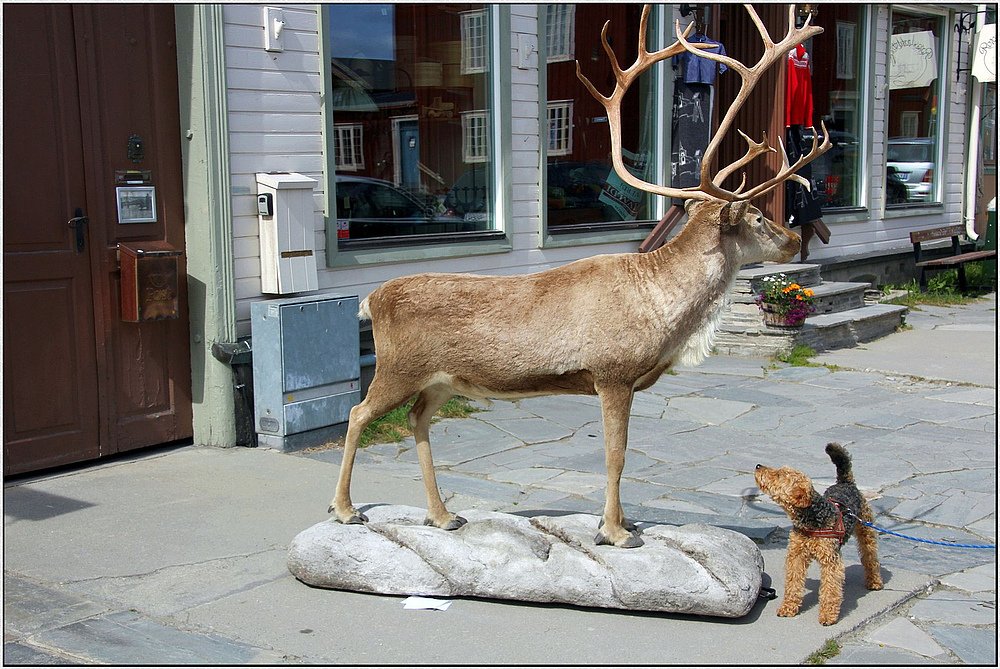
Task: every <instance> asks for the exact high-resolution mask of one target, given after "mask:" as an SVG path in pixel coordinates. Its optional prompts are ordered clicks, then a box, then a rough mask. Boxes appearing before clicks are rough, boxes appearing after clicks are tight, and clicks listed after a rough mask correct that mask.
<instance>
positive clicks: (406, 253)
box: [319, 4, 513, 269]
mask: <svg viewBox="0 0 1000 669" xmlns="http://www.w3.org/2000/svg"><path fill="white" fill-rule="evenodd" d="M329 8H330V5H329V4H323V5H320V12H319V14H320V25H321V26H322V28H321V30H320V31H319V46H320V52H321V53H322V54H328V53H330V49H331V44H330V39H331V38H330V33H329V30H327V29H326V26H328V25H329V22H330V16H329ZM483 10H484V11H486V12H488V21H489V24H488V25H489V26H490V30H489V38H488V40H487V42H486V45H485V46H486V48H487V49H488V53H489V61H490V63H491V67H490V70H489V71H488V72H487V76H488V77H489V84H488V86H489V88H490V96H491V106H490V109H488V110H487V112H488V113H490V114H492V119H491V121H492V126H491V128H492V132H491V133H490V142H491V147H492V148H493V149H494V150H493V154H492V160H493V170H492V172H493V190H494V202H493V204H494V208H493V215H494V219H495V227H494V229H493V230H488V231H482V232H465V233H457V234H441V235H428V236H427V239H426V240H423V239H422V240H421V241H420V243H415V244H405V245H402V244H392V243H389V244H376V243H372V244H359V245H355V246H353V247H351V248H341V247H340V245H339V244H338V239H337V211H336V167H335V162H334V155H333V150H332V149H333V133H334V125H335V123H334V118H333V117H334V114H333V108H332V106H331V105H330V104H326V101H328V100H330V99H331V95H330V93H331V88H332V72H331V63H330V59H329V58H328V57H325V56H324V57H321V58H320V77H321V79H320V96H321V99H322V100H323V101H324V104H323V105H321V110H320V113H321V117H322V119H323V122H322V125H323V147H324V148H323V166H324V167H323V176H322V183H323V219H324V230H325V238H326V249H325V251H326V253H325V255H326V262H325V265H326V267H327V268H330V269H337V268H344V267H356V266H363V265H381V264H387V263H399V262H415V261H423V260H435V259H440V258H461V257H468V256H477V255H486V254H496V253H507V252H510V251H511V250H512V249H513V238H512V237H513V233H512V230H511V229H510V227H509V226H507V225H505V223H506V221H507V218H508V217H507V212H509V211H510V208H511V201H512V186H511V155H510V153H511V146H510V137H511V100H510V96H509V95H503V94H502V92H503V91H504V90H507V91H509V90H510V85H511V76H510V69H511V66H512V62H511V60H512V59H511V38H510V35H511V14H510V7H509V6H508V5H502V4H488V5H487V6H486V7H484V8H483ZM476 11H478V10H476Z"/></svg>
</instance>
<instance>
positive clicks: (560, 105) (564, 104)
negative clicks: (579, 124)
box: [545, 100, 574, 156]
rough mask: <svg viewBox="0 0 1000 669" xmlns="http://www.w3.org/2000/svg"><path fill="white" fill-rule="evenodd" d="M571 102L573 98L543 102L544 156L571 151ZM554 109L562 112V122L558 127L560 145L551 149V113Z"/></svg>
mask: <svg viewBox="0 0 1000 669" xmlns="http://www.w3.org/2000/svg"><path fill="white" fill-rule="evenodd" d="M573 102H574V101H573V100H548V101H547V102H546V103H545V107H546V108H545V114H546V124H545V137H546V140H547V141H546V149H545V155H546V156H568V155H570V154H571V153H573ZM555 111H561V112H562V113H561V121H562V123H561V125H560V127H559V129H558V136H559V138H560V141H561V146H559V147H558V148H555V149H553V148H552V140H553V136H552V135H553V132H552V121H553V119H552V113H553V112H555Z"/></svg>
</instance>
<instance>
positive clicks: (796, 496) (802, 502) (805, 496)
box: [791, 485, 812, 509]
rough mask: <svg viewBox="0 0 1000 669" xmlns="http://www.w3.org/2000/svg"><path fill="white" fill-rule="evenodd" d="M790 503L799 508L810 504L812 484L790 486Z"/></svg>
mask: <svg viewBox="0 0 1000 669" xmlns="http://www.w3.org/2000/svg"><path fill="white" fill-rule="evenodd" d="M791 499H792V504H793V505H795V506H796V507H798V508H800V509H805V508H807V507H809V506H812V486H808V485H797V486H795V487H794V488H792V494H791Z"/></svg>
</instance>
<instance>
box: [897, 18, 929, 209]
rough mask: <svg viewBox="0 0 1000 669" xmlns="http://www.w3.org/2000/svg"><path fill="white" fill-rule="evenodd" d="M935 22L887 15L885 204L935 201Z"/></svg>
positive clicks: (926, 19)
mask: <svg viewBox="0 0 1000 669" xmlns="http://www.w3.org/2000/svg"><path fill="white" fill-rule="evenodd" d="M941 26H942V21H941V19H940V18H935V17H928V16H921V15H918V14H912V13H909V12H903V11H895V10H894V11H893V14H892V35H891V37H890V38H889V112H888V119H887V120H888V135H889V140H888V145H887V147H886V154H887V155H886V160H887V167H886V172H887V174H886V182H887V191H888V192H887V197H888V202H889V204H904V203H909V202H932V201H934V200H935V199H936V197H935V192H936V191H935V183H936V173H937V170H936V169H935V167H936V161H937V137H938V125H939V123H938V102H939V97H940V81H941V77H940V76H939V75H940V72H939V70H940V68H941V61H940V55H941V54H940V52H941V45H940V36H941V30H942V28H941Z"/></svg>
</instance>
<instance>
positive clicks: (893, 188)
mask: <svg viewBox="0 0 1000 669" xmlns="http://www.w3.org/2000/svg"><path fill="white" fill-rule="evenodd" d="M885 190H886V198H887V203H888V204H903V203H905V202H909V201H910V192H909V190H908V189H907V188H906V184H905V183H903V180H902V179H900V178H899V173H898V172H896V168H895V167H892V166H891V165H890V166H889V167H887V168H886V174H885Z"/></svg>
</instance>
